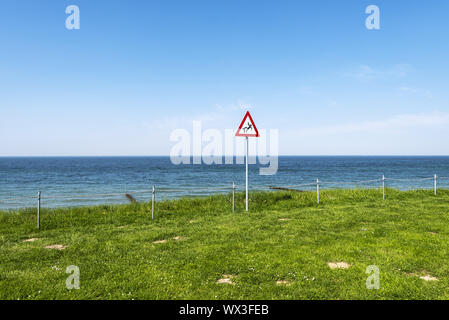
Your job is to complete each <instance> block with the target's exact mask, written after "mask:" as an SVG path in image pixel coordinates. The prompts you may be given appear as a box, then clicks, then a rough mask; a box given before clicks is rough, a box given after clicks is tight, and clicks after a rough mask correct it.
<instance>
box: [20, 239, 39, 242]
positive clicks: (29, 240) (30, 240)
mask: <svg viewBox="0 0 449 320" xmlns="http://www.w3.org/2000/svg"><path fill="white" fill-rule="evenodd" d="M36 240H39V239H38V238H31V239H25V240H23V241H22V242H34V241H36Z"/></svg>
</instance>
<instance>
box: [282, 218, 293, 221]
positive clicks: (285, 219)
mask: <svg viewBox="0 0 449 320" xmlns="http://www.w3.org/2000/svg"><path fill="white" fill-rule="evenodd" d="M288 220H290V219H287V218H280V219H279V221H288Z"/></svg>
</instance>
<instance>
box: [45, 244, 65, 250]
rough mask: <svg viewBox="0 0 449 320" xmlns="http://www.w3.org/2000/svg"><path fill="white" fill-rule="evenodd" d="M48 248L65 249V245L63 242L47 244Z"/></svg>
mask: <svg viewBox="0 0 449 320" xmlns="http://www.w3.org/2000/svg"><path fill="white" fill-rule="evenodd" d="M45 248H46V249H56V250H64V249H65V248H67V247H65V246H63V245H62V244H52V245H51V246H45Z"/></svg>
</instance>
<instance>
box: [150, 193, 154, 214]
mask: <svg viewBox="0 0 449 320" xmlns="http://www.w3.org/2000/svg"><path fill="white" fill-rule="evenodd" d="M151 220H154V186H153V192H152V197H151Z"/></svg>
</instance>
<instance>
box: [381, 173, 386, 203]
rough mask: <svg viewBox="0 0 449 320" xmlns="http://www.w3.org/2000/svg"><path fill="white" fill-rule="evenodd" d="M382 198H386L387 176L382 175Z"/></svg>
mask: <svg viewBox="0 0 449 320" xmlns="http://www.w3.org/2000/svg"><path fill="white" fill-rule="evenodd" d="M382 199H384V200H385V176H384V175H382Z"/></svg>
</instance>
